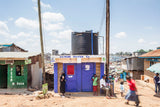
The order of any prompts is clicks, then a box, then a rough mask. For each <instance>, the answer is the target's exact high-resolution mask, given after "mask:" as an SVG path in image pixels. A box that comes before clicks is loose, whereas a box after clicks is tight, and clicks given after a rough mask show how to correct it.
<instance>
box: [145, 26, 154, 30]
mask: <svg viewBox="0 0 160 107" xmlns="http://www.w3.org/2000/svg"><path fill="white" fill-rule="evenodd" d="M144 29H148V30H151V29H152V26H146V27H144Z"/></svg>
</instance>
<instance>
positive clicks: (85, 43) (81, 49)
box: [72, 32, 98, 55]
mask: <svg viewBox="0 0 160 107" xmlns="http://www.w3.org/2000/svg"><path fill="white" fill-rule="evenodd" d="M91 37H92V36H91V32H72V55H92V52H93V55H98V33H93V39H92V38H91ZM92 40H93V50H92Z"/></svg>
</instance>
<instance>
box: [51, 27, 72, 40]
mask: <svg viewBox="0 0 160 107" xmlns="http://www.w3.org/2000/svg"><path fill="white" fill-rule="evenodd" d="M71 32H73V30H72V29H67V30H63V31H59V32H50V33H48V35H50V36H52V37H53V38H54V40H55V39H59V40H61V41H62V40H71ZM70 42H71V41H70Z"/></svg>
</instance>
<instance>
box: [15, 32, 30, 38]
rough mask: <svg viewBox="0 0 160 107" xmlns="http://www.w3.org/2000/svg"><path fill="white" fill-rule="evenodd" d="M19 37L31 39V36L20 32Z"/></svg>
mask: <svg viewBox="0 0 160 107" xmlns="http://www.w3.org/2000/svg"><path fill="white" fill-rule="evenodd" d="M17 36H18V37H29V36H31V35H30V34H29V33H24V32H20V33H18V34H17Z"/></svg>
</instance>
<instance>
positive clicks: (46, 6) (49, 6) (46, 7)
mask: <svg viewBox="0 0 160 107" xmlns="http://www.w3.org/2000/svg"><path fill="white" fill-rule="evenodd" d="M41 6H42V8H45V9H51V8H52V7H51V5H49V4H45V3H43V2H42V1H41Z"/></svg>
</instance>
